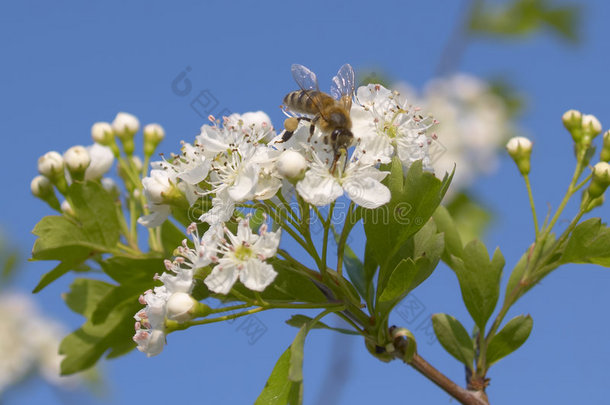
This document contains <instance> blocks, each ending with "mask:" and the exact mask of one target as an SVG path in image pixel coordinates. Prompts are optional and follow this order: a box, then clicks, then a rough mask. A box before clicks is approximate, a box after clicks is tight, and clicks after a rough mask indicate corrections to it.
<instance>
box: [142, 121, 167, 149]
mask: <svg viewBox="0 0 610 405" xmlns="http://www.w3.org/2000/svg"><path fill="white" fill-rule="evenodd" d="M143 132H144V156H152V154H153V153H155V149H156V148H157V146H158V145H159V143H161V141H162V140H163V138H165V130H164V129H163V127H162V126H161V125H159V124H148V125H146V126H145V127H144V131H143Z"/></svg>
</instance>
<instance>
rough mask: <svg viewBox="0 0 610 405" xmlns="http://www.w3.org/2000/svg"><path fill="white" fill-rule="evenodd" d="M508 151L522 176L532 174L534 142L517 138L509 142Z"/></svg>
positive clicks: (521, 137)
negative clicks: (531, 157) (531, 158)
mask: <svg viewBox="0 0 610 405" xmlns="http://www.w3.org/2000/svg"><path fill="white" fill-rule="evenodd" d="M506 150H507V151H508V154H509V155H510V156H511V157H512V158H513V160H514V161H515V163H516V164H517V167H518V168H519V172H520V173H521V174H522V175H526V174H528V173H529V172H530V156H531V154H532V141H530V140H529V139H527V138H525V137H523V136H516V137H514V138H511V139H510V140H509V141H508V143H507V144H506Z"/></svg>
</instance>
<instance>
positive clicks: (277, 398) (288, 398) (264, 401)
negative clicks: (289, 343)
mask: <svg viewBox="0 0 610 405" xmlns="http://www.w3.org/2000/svg"><path fill="white" fill-rule="evenodd" d="M290 360H291V349H290V347H288V349H286V350H285V351H284V353H282V355H281V356H280V358H279V359H278V361H277V363H275V367H273V371H272V372H271V375H270V376H269V379H268V380H267V383H266V384H265V388H263V391H262V392H261V394H260V395H259V397H258V399H257V400H256V402H255V403H254V404H255V405H286V404H289V405H293V404H295V405H296V404H301V403H302V401H303V382H298V383H297V382H294V381H291V380H290V379H288V371H289V369H290Z"/></svg>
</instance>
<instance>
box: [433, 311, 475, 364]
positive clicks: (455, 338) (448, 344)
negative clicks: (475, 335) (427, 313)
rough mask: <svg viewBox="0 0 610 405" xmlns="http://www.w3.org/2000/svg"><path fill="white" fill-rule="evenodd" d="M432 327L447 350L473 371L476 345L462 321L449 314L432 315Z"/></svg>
mask: <svg viewBox="0 0 610 405" xmlns="http://www.w3.org/2000/svg"><path fill="white" fill-rule="evenodd" d="M432 327H433V328H434V333H435V334H436V337H437V338H438V341H439V342H440V343H441V345H442V346H443V347H444V348H445V350H446V351H447V352H448V353H449V354H450V355H452V356H453V357H455V358H456V359H457V360H458V361H460V362H461V363H463V364H464V365H465V366H466V367H468V368H469V369H471V370H472V365H473V363H474V343H473V342H472V339H470V336H469V335H468V331H466V329H465V328H464V326H462V324H461V323H460V321H458V320H457V319H455V318H454V317H452V316H451V315H447V314H434V315H432Z"/></svg>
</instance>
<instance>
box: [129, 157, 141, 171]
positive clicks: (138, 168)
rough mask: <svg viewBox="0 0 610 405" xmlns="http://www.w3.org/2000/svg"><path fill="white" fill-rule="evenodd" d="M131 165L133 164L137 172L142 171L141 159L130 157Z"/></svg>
mask: <svg viewBox="0 0 610 405" xmlns="http://www.w3.org/2000/svg"><path fill="white" fill-rule="evenodd" d="M131 163H133V167H134V168H135V169H136V171H137V172H141V171H142V159H140V157H139V156H132V157H131Z"/></svg>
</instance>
